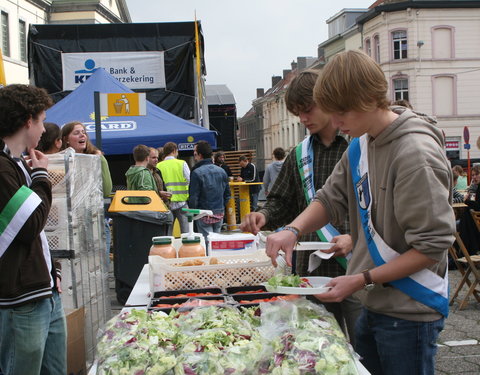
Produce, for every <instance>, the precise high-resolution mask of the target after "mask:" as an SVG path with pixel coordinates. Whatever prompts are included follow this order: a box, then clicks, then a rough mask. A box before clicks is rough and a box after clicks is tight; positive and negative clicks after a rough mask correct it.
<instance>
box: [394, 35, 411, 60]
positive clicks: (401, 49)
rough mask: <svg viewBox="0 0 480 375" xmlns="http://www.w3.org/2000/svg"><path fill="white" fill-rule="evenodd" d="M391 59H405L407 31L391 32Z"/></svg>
mask: <svg viewBox="0 0 480 375" xmlns="http://www.w3.org/2000/svg"><path fill="white" fill-rule="evenodd" d="M392 41H393V59H394V60H401V59H406V58H407V31H406V30H398V31H394V32H392Z"/></svg>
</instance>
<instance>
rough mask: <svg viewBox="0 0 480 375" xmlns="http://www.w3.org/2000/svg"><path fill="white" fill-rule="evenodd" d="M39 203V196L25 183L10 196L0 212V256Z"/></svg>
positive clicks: (40, 201)
mask: <svg viewBox="0 0 480 375" xmlns="http://www.w3.org/2000/svg"><path fill="white" fill-rule="evenodd" d="M40 203H42V200H41V199H40V197H39V196H38V195H37V194H36V193H35V192H34V191H33V190H31V189H29V188H28V187H26V186H25V185H23V186H22V187H20V189H18V190H17V192H16V193H15V194H14V195H13V197H12V198H10V200H9V201H8V203H7V205H6V206H5V207H4V208H3V210H2V212H1V213H0V258H1V257H2V256H3V254H4V253H5V251H6V250H7V248H8V247H9V246H10V244H11V243H12V241H13V240H14V238H15V237H16V236H17V234H18V232H20V229H22V227H23V225H24V224H25V223H26V221H27V220H28V219H29V218H30V215H31V214H32V213H33V211H35V209H36V208H37V207H38V205H39V204H40Z"/></svg>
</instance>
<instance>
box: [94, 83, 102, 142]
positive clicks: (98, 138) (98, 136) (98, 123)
mask: <svg viewBox="0 0 480 375" xmlns="http://www.w3.org/2000/svg"><path fill="white" fill-rule="evenodd" d="M93 102H94V104H93V105H94V107H95V146H97V148H98V149H99V150H100V151H101V150H102V119H101V115H100V92H99V91H94V92H93Z"/></svg>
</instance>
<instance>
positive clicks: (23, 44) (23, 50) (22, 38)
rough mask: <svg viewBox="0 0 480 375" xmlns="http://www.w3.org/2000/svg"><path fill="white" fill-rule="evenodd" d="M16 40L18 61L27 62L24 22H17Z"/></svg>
mask: <svg viewBox="0 0 480 375" xmlns="http://www.w3.org/2000/svg"><path fill="white" fill-rule="evenodd" d="M18 39H19V47H20V60H22V61H24V62H27V26H26V25H25V21H22V20H19V21H18Z"/></svg>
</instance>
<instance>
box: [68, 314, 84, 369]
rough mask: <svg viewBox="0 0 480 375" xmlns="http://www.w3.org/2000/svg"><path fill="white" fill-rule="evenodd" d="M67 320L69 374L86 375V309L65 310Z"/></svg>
mask: <svg viewBox="0 0 480 375" xmlns="http://www.w3.org/2000/svg"><path fill="white" fill-rule="evenodd" d="M65 315H66V318H67V374H68V375H86V374H87V367H86V361H85V334H84V330H85V308H84V307H81V308H79V309H65Z"/></svg>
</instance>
